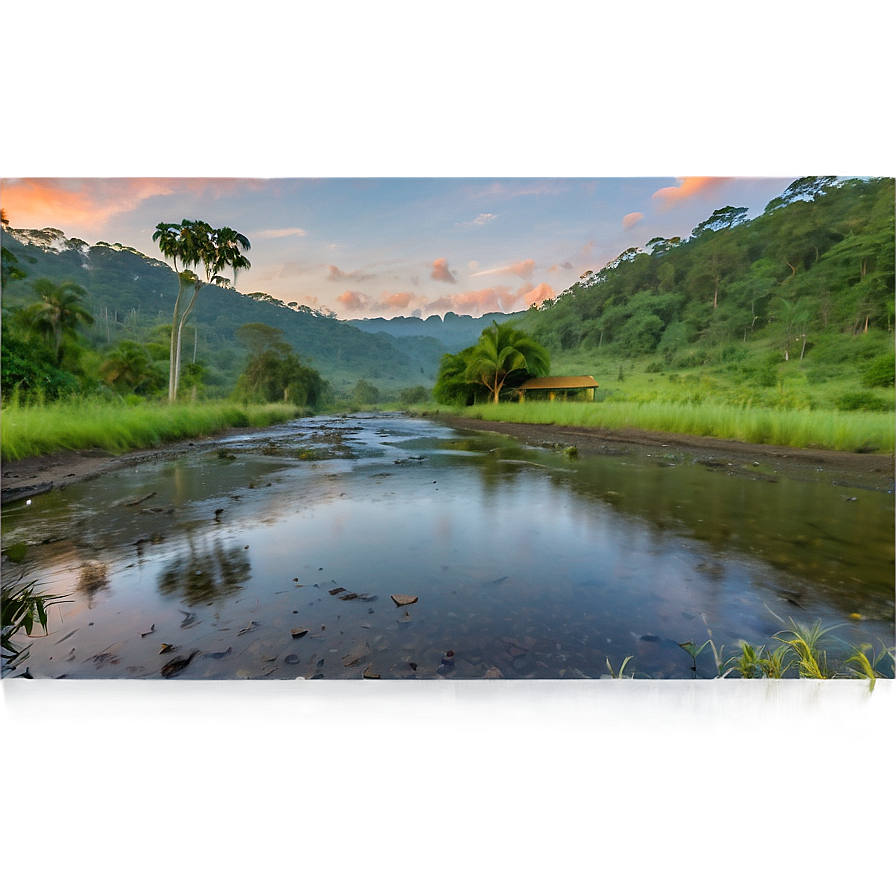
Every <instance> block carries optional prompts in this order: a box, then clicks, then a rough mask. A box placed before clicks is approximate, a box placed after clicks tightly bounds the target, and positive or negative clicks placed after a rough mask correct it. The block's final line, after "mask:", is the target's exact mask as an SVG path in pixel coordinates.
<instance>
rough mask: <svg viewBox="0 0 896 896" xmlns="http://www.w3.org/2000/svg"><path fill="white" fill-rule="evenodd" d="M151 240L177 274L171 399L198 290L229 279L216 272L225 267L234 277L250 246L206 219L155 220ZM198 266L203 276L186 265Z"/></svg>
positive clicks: (243, 265) (246, 264)
mask: <svg viewBox="0 0 896 896" xmlns="http://www.w3.org/2000/svg"><path fill="white" fill-rule="evenodd" d="M153 241H155V242H158V244H159V251H160V252H161V253H162V255H164V256H165V258H170V259H171V260H172V261H173V263H174V270H175V272H176V273H177V275H178V290H177V299H176V300H175V303H174V318H173V321H172V326H171V354H170V362H169V377H168V400H169V401H174V400H175V399H176V398H177V387H178V383H179V381H180V349H181V340H182V337H183V330H184V325H185V324H186V322H187V318H188V317H189V316H190V313H191V312H192V310H193V306H194V305H195V304H196V299H197V297H198V296H199V290H200V289H202V287H203V286H205V285H206V284H208V283H213V284H215V285H218V286H223V285H226V284H228V283H229V282H230V281H229V280H227V278H225V277H221V276H219V275H220V273H221V271H224V270H226V269H227V268H230V269H232V270H233V276H234V280H236V276H237V273H238V272H239V271H240V270H242V269H248V268H249V267H251V265H250V262H249V259H248V258H246V257H245V256H244V255H243V254H242V253H243V252H244V251H248V250H249V249H250V248H251V246H250V244H249V240H248V239H246V237H245V236H243V235H242V234H241V233H237V232H236V231H235V230H233V229H231V228H230V227H221V228H219V229H218V230H213V229H212V228H211V227H210V226H209V225H208V224H206V223H205V221H188V220H186V219H184V220H183V221H181V223H180V224H166V223H164V222H162V223H160V224H157V225H156V231H155V233H154V234H153ZM178 262H180V263H181V264H182V266H183V270H178ZM200 266H201V267H202V268H203V269H204V272H205V280H202V279H201V278H200V277H199V276H197V275H196V274H195V273H194V272H193V271H192V270H190V269H189V268H198V267H200ZM190 285H191V286H192V287H193V296H192V298H191V299H190V301H189V303H188V305H187V307H186V308H185V309H183V310H181V301H182V299H183V293H184V289H185V288H186V287H187V286H190Z"/></svg>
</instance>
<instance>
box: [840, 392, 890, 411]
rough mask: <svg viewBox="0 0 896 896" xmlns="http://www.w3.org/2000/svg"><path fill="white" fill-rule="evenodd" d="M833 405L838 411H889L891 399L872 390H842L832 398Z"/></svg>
mask: <svg viewBox="0 0 896 896" xmlns="http://www.w3.org/2000/svg"><path fill="white" fill-rule="evenodd" d="M834 406H835V407H836V408H837V409H838V410H840V411H889V410H892V409H893V401H892V400H891V401H887V400H886V399H885V398H882V397H881V396H880V395H875V394H874V393H873V392H844V393H843V394H842V395H839V396H837V398H835V399H834Z"/></svg>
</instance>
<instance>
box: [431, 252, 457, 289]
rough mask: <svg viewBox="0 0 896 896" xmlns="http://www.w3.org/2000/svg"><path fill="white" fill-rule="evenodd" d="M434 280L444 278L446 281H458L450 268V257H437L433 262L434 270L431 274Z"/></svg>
mask: <svg viewBox="0 0 896 896" xmlns="http://www.w3.org/2000/svg"><path fill="white" fill-rule="evenodd" d="M429 276H430V277H432V279H433V280H444V281H445V283H456V282H457V281H456V280H455V279H454V275H453V274H452V273H451V271H449V270H448V259H447V258H437V259H436V260H435V261H434V262H433V263H432V272H431V273H430V275H429Z"/></svg>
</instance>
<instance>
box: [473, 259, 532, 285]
mask: <svg viewBox="0 0 896 896" xmlns="http://www.w3.org/2000/svg"><path fill="white" fill-rule="evenodd" d="M535 268H536V264H535V262H534V261H533V260H532V259H531V258H527V259H526V260H525V261H517V262H515V263H514V264H509V265H506V266H505V267H502V268H489V270H487V271H477V272H476V273H475V274H473V276H474V277H482V276H483V275H484V274H516V276H517V277H520V278H521V279H523V280H528V279H529V277H531V276H532V272H533V271H534V270H535Z"/></svg>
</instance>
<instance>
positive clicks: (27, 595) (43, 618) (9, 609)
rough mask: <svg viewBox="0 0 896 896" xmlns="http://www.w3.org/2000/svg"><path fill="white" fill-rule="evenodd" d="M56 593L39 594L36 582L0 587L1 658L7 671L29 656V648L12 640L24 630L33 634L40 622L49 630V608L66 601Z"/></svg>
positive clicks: (40, 624)
mask: <svg viewBox="0 0 896 896" xmlns="http://www.w3.org/2000/svg"><path fill="white" fill-rule="evenodd" d="M66 602H67V601H64V599H63V597H62V596H60V595H56V594H38V593H37V582H29V583H27V584H22V583H21V582H16V583H15V584H10V585H7V584H5V585H3V587H2V589H0V629H2V634H0V658H2V663H3V667H4V671H5V670H6V669H9V670H10V671H14V670H15V669H16V668H17V667H18V666H19V665H21V664H22V663H23V662H24V661H25V660H26V659H27V658H28V653H29V649H30V648H29V647H28V646H27V645H26V646H22V645H20V644H18V643H16V641H14V640H13V639H14V638H16V637H17V635H18V633H19V632H20V631H22V630H24V632H25V634H26V635H27V636H28V637H30V636H31V633H32V631H34V624H35V622H37V624H38V625H39V626H40V627H41V628H42V629H43V630H44V632H46V631H47V609H48V608H49V607H51V606H54V605H55V604H58V603H66Z"/></svg>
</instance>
